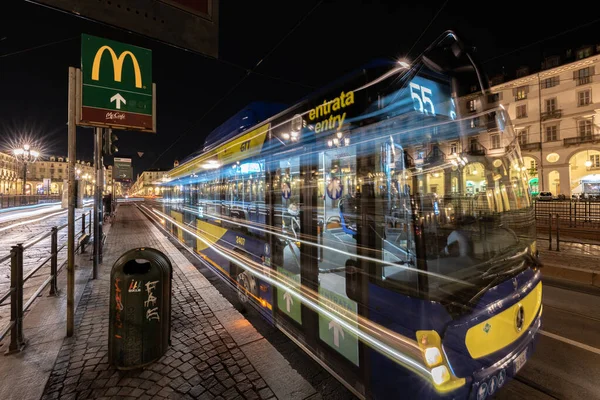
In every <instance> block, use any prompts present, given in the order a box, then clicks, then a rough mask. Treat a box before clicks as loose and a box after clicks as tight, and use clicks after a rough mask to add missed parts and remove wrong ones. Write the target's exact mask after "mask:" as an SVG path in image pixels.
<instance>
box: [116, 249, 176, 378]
mask: <svg viewBox="0 0 600 400" xmlns="http://www.w3.org/2000/svg"><path fill="white" fill-rule="evenodd" d="M172 280H173V267H172V266H171V262H170V261H169V259H168V257H167V256H166V255H165V254H163V253H161V252H160V251H158V250H156V249H152V248H148V247H142V248H137V249H132V250H129V251H127V252H125V253H124V254H123V255H122V256H121V257H119V259H118V260H117V261H116V262H115V264H114V265H113V267H112V270H111V272H110V285H111V286H110V313H109V315H110V322H109V323H110V325H109V329H108V350H109V351H108V361H109V363H110V364H111V365H114V366H115V367H116V368H117V369H135V368H140V367H143V366H145V365H148V364H150V363H152V362H154V361H156V360H158V359H159V358H160V357H161V356H162V355H163V354H164V353H165V351H166V350H167V348H168V347H169V345H170V344H171V341H170V337H171V283H172Z"/></svg>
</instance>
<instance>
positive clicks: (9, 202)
mask: <svg viewBox="0 0 600 400" xmlns="http://www.w3.org/2000/svg"><path fill="white" fill-rule="evenodd" d="M60 200H61V198H60V196H59V195H39V194H34V195H28V194H25V195H22V194H11V195H6V194H0V208H9V207H18V206H28V205H32V204H43V203H49V202H55V201H60Z"/></svg>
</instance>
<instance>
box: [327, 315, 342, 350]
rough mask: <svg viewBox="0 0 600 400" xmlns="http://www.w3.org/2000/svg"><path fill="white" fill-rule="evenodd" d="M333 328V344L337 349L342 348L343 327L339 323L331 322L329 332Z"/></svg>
mask: <svg viewBox="0 0 600 400" xmlns="http://www.w3.org/2000/svg"><path fill="white" fill-rule="evenodd" d="M332 328H333V344H334V345H335V347H340V333H341V334H342V339H344V330H343V329H342V326H341V325H340V324H339V323H338V322H337V321H331V322H330V323H329V330H331V329H332Z"/></svg>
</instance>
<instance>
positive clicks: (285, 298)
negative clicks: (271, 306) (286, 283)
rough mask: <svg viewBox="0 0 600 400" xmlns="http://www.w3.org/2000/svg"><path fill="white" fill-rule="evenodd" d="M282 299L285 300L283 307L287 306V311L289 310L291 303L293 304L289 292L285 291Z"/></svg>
mask: <svg viewBox="0 0 600 400" xmlns="http://www.w3.org/2000/svg"><path fill="white" fill-rule="evenodd" d="M283 299H284V300H285V308H287V312H288V313H289V312H291V310H292V308H291V307H292V304H294V300H293V299H292V295H291V294H290V293H289V292H285V293H284V294H283Z"/></svg>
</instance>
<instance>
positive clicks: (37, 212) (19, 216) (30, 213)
mask: <svg viewBox="0 0 600 400" xmlns="http://www.w3.org/2000/svg"><path fill="white" fill-rule="evenodd" d="M90 203H93V201H91V200H90V201H87V202H84V203H83V204H84V206H87V205H89V204H90ZM54 210H61V211H59V212H55V213H53V214H48V215H44V216H43V217H39V218H34V219H28V220H25V221H21V222H17V223H14V224H12V225H8V226H4V227H2V228H0V232H4V231H6V230H8V229H12V228H16V227H17V226H22V225H26V224H30V223H32V222H39V221H43V220H45V219H48V218H51V217H54V216H57V215H60V214H64V213H66V212H67V210H62V209H61V206H60V204H57V205H55V206H51V207H48V208H44V209H42V210H34V211H23V212H19V213H17V214H13V215H11V216H10V217H12V218H6V219H3V218H0V222H8V221H12V220H15V219H22V218H27V217H32V216H35V215H40V214H45V213H48V212H51V211H54ZM7 217H9V216H7Z"/></svg>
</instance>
